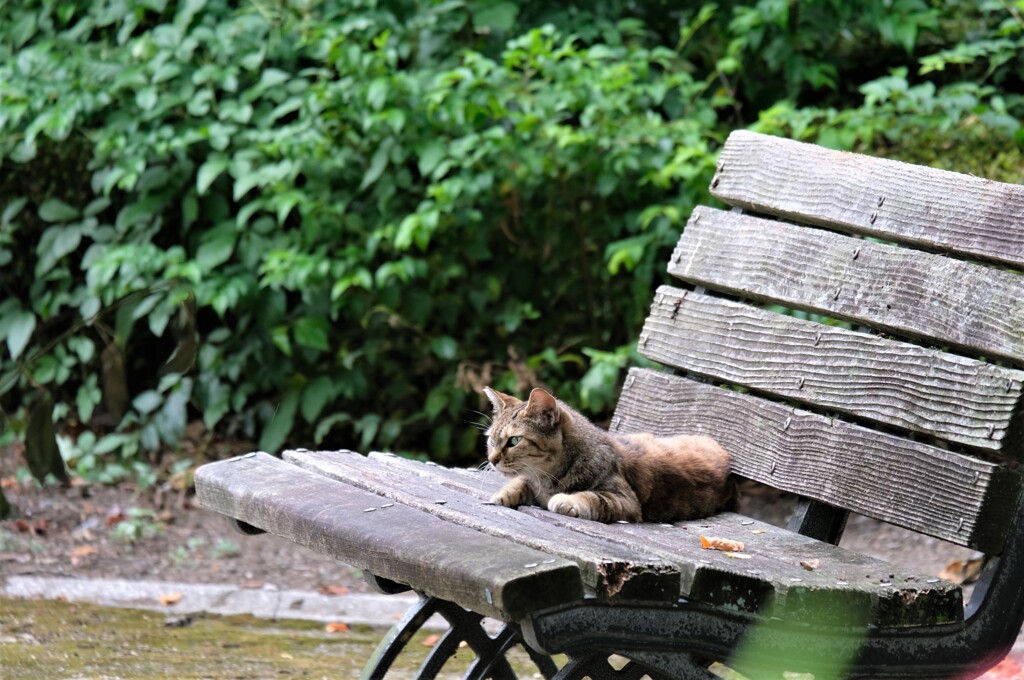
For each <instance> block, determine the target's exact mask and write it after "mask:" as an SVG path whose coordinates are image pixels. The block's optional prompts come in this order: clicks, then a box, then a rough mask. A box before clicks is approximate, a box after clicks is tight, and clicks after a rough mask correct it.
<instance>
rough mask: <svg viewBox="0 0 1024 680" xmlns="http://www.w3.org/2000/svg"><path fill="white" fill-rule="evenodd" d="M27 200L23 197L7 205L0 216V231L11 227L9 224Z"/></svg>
mask: <svg viewBox="0 0 1024 680" xmlns="http://www.w3.org/2000/svg"><path fill="white" fill-rule="evenodd" d="M27 202H28V199H27V198H26V197H24V196H21V197H20V198H16V199H14V200H13V201H11V202H10V203H8V204H7V207H5V208H4V211H3V213H2V214H0V229H6V228H7V227H9V226H10V225H11V222H12V221H13V220H14V218H15V217H17V216H18V214H19V213H20V212H21V210H22V208H24V207H25V203H27Z"/></svg>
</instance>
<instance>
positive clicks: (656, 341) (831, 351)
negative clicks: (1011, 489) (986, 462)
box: [640, 286, 1024, 456]
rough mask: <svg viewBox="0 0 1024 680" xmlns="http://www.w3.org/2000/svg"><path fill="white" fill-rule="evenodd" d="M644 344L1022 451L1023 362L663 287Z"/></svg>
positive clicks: (717, 373) (711, 370)
mask: <svg viewBox="0 0 1024 680" xmlns="http://www.w3.org/2000/svg"><path fill="white" fill-rule="evenodd" d="M640 338H641V340H640V353H641V354H643V355H644V356H646V357H647V358H649V359H653V360H655V361H658V362H660V363H663V364H667V365H670V366H674V367H677V368H681V369H684V370H686V371H690V372H692V373H695V374H698V375H702V376H705V377H711V378H715V379H719V380H722V381H724V382H729V383H735V384H738V385H744V386H746V387H751V388H754V389H757V390H760V391H762V392H766V393H768V394H773V395H776V396H780V397H785V398H787V399H794V400H797V401H801V402H804V403H808V404H814V405H817V406H819V407H823V408H825V409H828V410H834V411H839V412H842V413H848V414H851V415H854V416H858V417H861V418H867V419H870V420H873V421H875V422H878V423H883V424H886V425H893V426H896V427H899V428H903V429H906V430H910V431H913V432H920V433H925V434H929V435H933V436H935V437H938V438H940V439H945V440H947V441H951V442H956V443H959V444H964V445H966V446H971V447H976V448H978V449H983V450H986V451H1000V450H1002V452H1003V453H1004V454H1006V455H1010V456H1019V455H1020V450H1019V449H1020V446H1021V444H1022V443H1024V442H1022V439H1024V438H1022V437H1021V436H1020V434H1021V432H1020V427H1021V426H1020V424H1019V423H1018V422H1017V421H1018V420H1019V419H1020V418H1021V415H1020V413H1019V411H1020V404H1021V399H1022V388H1024V371H1019V370H1013V369H1009V368H1003V367H1000V366H995V365H993V364H987V363H984V362H980V361H977V360H973V359H968V358H966V357H962V356H958V355H953V354H949V353H946V352H941V351H938V350H934V349H928V348H924V347H919V346H917V345H913V344H910V343H905V342H899V341H896V340H892V339H888V338H882V337H879V336H876V335H869V334H866V333H858V332H854V331H849V330H846V329H844V328H836V327H833V326H825V325H823V324H820V323H815V322H812V321H806V320H803V319H796V318H793V317H790V316H784V315H782V314H776V313H773V312H770V311H767V310H764V309H759V308H757V307H753V306H751V305H747V304H743V303H740V302H734V301H731V300H725V299H722V298H717V297H713V296H710V295H702V294H699V293H695V292H691V291H686V290H682V289H679V288H673V287H671V286H661V287H660V288H658V292H657V295H655V299H654V303H653V304H652V305H651V315H650V316H649V317H648V318H647V321H646V322H645V324H644V328H643V331H642V332H641V334H640Z"/></svg>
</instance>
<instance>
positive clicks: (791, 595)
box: [285, 451, 963, 627]
mask: <svg viewBox="0 0 1024 680" xmlns="http://www.w3.org/2000/svg"><path fill="white" fill-rule="evenodd" d="M285 457H286V459H288V460H291V461H294V462H296V463H297V464H301V465H303V467H305V468H306V469H309V470H311V471H313V470H316V471H319V472H320V473H321V474H324V475H326V476H328V477H331V478H333V479H337V478H340V479H344V480H346V481H349V480H354V479H360V478H361V479H362V480H363V483H364V484H366V485H368V486H375V487H378V488H379V489H380V490H381V492H382V493H383V494H385V495H388V496H391V495H395V494H396V492H397V493H398V494H399V495H401V493H402V492H401V491H400V490H404V489H409V488H411V487H417V488H422V489H424V490H425V492H424V494H423V495H422V499H421V500H420V501H418V503H419V505H417V507H420V508H421V509H423V510H426V511H429V512H432V513H433V512H437V511H436V509H435V508H436V505H437V504H436V503H434V502H433V501H431V500H429V499H430V496H431V495H437V494H445V493H448V494H450V495H449V496H448V497H450V498H451V499H452V500H451V502H449V503H446V504H445V505H446V506H455V507H449V510H450V511H452V512H459V508H460V507H462V506H465V507H466V508H467V511H466V512H465V514H464V515H463V516H461V517H458V516H454V515H453V516H452V517H453V519H458V521H459V522H476V523H479V525H480V526H481V527H482V530H485V531H486V530H487V527H488V525H489V524H490V523H492V522H494V523H505V522H506V520H505V518H507V517H510V516H519V517H520V518H521V520H529V521H522V522H520V523H519V524H517V525H515V526H517V527H519V528H518V529H516V530H515V531H512V532H508V531H507V530H502V534H503V535H507V536H508V537H509V539H510V540H513V541H517V542H519V541H522V542H527V543H529V542H531V541H533V540H534V538H533V537H532V536H531V535H530V532H529V530H527V527H528V526H537V527H540V530H541V531H542V532H545V533H547V534H548V535H550V536H552V537H555V538H559V539H561V540H566V539H563V538H562V536H564V535H565V534H568V535H573V534H575V535H576V536H578V538H577V539H576V540H575V541H573V539H571V538H570V539H568V540H569V541H570V544H569V545H565V546H558V547H556V552H555V553H553V554H560V553H561V552H562V551H564V550H565V549H569V550H571V549H572V547H573V546H572V544H573V543H583V542H584V541H585V540H586V541H589V542H590V544H593V545H601V544H603V545H605V546H606V550H608V551H609V552H614V551H626V552H627V553H631V554H634V555H652V554H653V555H655V556H657V558H658V559H660V560H662V561H663V562H665V563H666V564H669V565H671V568H672V569H673V571H675V572H678V573H680V574H681V575H682V581H681V583H680V584H679V587H680V588H681V590H680V591H678V592H677V594H679V593H681V594H682V595H684V596H686V597H689V598H691V599H693V600H697V601H701V602H706V603H710V604H717V605H722V606H724V607H726V608H727V609H732V610H735V611H743V612H748V613H760V614H765V615H768V614H770V615H774V616H786V617H787V618H789V617H792V618H793V620H805V619H806V620H815V621H816V622H818V623H822V624H823V625H851V624H854V623H855V624H858V625H862V624H865V623H872V624H875V625H879V626H891V627H898V626H913V625H922V624H925V623H929V622H930V623H958V622H959V621H960V620H961V619H962V612H963V606H962V596H961V593H960V589H959V588H958V587H956V586H954V585H953V584H950V583H948V582H945V581H938V580H936V579H929V578H928V577H927V576H924V575H915V574H901V573H899V570H898V569H897V568H895V567H894V566H893V565H891V564H889V563H886V562H882V561H880V560H875V559H872V558H869V557H866V556H863V555H858V554H856V553H851V552H849V551H846V550H843V549H842V548H837V547H835V546H833V545H830V544H828V543H823V542H820V541H815V540H814V539H811V538H808V537H806V536H800V535H799V534H795V533H792V532H789V531H785V530H783V529H779V528H777V527H773V526H771V525H768V524H764V523H762V522H757V521H755V520H752V519H748V518H746V517H744V516H742V515H738V514H735V513H722V514H720V515H716V516H714V517H711V518H706V519H701V520H695V521H692V522H679V523H676V525H675V526H672V525H664V524H653V523H644V524H601V523H598V522H590V521H587V520H581V519H577V518H574V517H566V516H564V515H559V514H556V513H552V512H547V511H546V510H543V509H541V508H536V507H523V508H520V512H514V511H512V510H510V509H507V508H491V510H492V511H493V513H492V514H486V513H479V511H478V508H479V507H480V506H479V503H480V501H481V500H482V499H486V498H489V497H490V495H491V494H492V493H493V492H494V491H495V490H497V489H498V488H500V486H501V485H502V484H504V482H505V479H504V478H503V477H502V476H501V475H499V474H497V473H494V472H485V471H478V470H458V469H449V468H444V467H441V466H436V465H426V464H423V463H421V462H418V461H411V460H407V459H403V458H398V457H396V456H392V455H389V454H370V457H369V458H368V459H367V458H363V457H362V456H359V455H358V454H353V453H351V452H305V451H300V452H286V454H285ZM459 495H462V496H464V497H465V499H464V500H463V501H462V502H460V501H459V499H458V497H459ZM395 497H398V496H397V495H396V496H395ZM424 501H425V502H424ZM495 517H498V518H499V519H497V520H495V519H494V518H495ZM474 526H476V524H474ZM754 532H758V533H754ZM701 534H704V535H708V536H720V537H726V538H732V539H736V540H742V541H744V542H745V544H746V549H745V550H744V553H743V554H744V555H746V556H749V559H743V558H737V557H732V556H729V555H726V554H724V553H722V552H718V551H714V550H703V549H701V547H700V535H701ZM812 559H817V560H818V561H819V566H818V568H817V569H815V570H814V571H810V572H809V571H807V570H806V569H804V568H803V567H801V566H800V562H801V561H806V560H812ZM890 575H892V576H890ZM929 580H931V581H933V582H932V583H928V581H929ZM897 602H898V603H899V605H898V606H897ZM837 606H838V607H841V608H842V612H841V616H840V617H839V618H837V619H831V620H830V615H829V612H831V613H835V608H836V607H837ZM822 617H824V620H822Z"/></svg>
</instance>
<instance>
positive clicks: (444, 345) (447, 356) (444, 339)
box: [430, 335, 459, 361]
mask: <svg viewBox="0 0 1024 680" xmlns="http://www.w3.org/2000/svg"><path fill="white" fill-rule="evenodd" d="M430 349H431V350H433V352H434V354H436V355H437V358H438V359H444V360H445V361H451V360H452V359H454V358H455V356H456V354H458V351H459V345H458V343H457V342H455V340H454V339H452V338H450V337H448V336H447V335H443V336H441V337H439V338H431V339H430Z"/></svg>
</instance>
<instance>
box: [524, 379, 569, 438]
mask: <svg viewBox="0 0 1024 680" xmlns="http://www.w3.org/2000/svg"><path fill="white" fill-rule="evenodd" d="M526 414H527V415H528V416H531V417H532V418H534V419H536V420H537V421H539V422H540V423H541V425H543V426H544V427H546V428H548V429H551V428H554V427H555V426H556V425H558V423H559V421H560V420H561V417H562V411H561V410H560V409H559V408H558V401H557V400H556V399H555V398H554V397H553V396H551V394H550V393H549V392H547V391H546V390H543V389H541V388H539V387H535V388H534V389H533V391H532V392H530V400H529V402H528V403H527V405H526Z"/></svg>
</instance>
